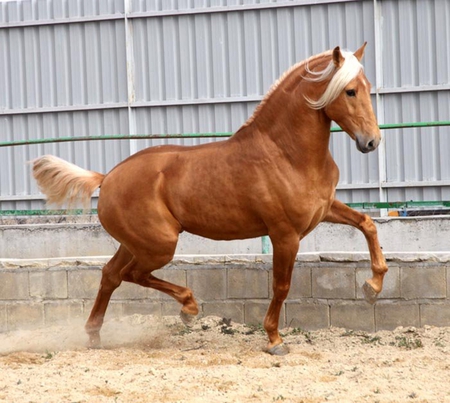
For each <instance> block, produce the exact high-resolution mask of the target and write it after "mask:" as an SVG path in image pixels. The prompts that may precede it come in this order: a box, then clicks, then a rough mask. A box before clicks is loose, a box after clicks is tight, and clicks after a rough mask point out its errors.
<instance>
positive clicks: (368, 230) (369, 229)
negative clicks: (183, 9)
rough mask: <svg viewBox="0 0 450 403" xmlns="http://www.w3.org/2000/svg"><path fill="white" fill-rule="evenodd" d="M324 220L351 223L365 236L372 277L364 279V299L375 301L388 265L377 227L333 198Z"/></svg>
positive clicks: (365, 217)
mask: <svg viewBox="0 0 450 403" xmlns="http://www.w3.org/2000/svg"><path fill="white" fill-rule="evenodd" d="M324 221H328V222H332V223H337V224H346V225H351V226H353V227H355V228H357V229H359V230H360V231H361V232H362V233H363V234H364V236H365V237H366V240H367V245H368V246H369V252H370V260H371V268H372V278H371V279H369V280H367V281H366V283H365V284H364V286H363V291H364V296H365V298H366V300H367V301H368V302H370V303H371V304H373V303H375V301H376V300H377V296H378V294H379V293H380V292H381V290H382V288H383V278H384V275H385V274H386V272H387V271H388V267H387V264H386V259H385V258H384V256H383V252H382V251H381V247H380V243H379V241H378V235H377V228H376V227H375V224H374V223H373V221H372V219H371V218H370V217H369V216H368V215H366V214H362V213H359V212H358V211H355V210H353V209H351V208H350V207H348V206H347V205H345V204H343V203H341V202H339V201H337V200H335V201H334V202H333V204H332V206H331V209H330V211H329V213H328V215H327V216H326V217H325V219H324Z"/></svg>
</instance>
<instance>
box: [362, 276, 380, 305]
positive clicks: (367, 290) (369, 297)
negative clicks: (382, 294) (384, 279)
mask: <svg viewBox="0 0 450 403" xmlns="http://www.w3.org/2000/svg"><path fill="white" fill-rule="evenodd" d="M362 290H363V293H364V299H365V300H366V301H367V302H368V303H369V304H372V305H373V304H374V303H375V302H377V298H378V294H379V293H378V292H376V291H375V290H374V289H373V287H372V286H371V285H370V284H369V283H368V282H367V281H366V282H365V283H364V285H363V287H362Z"/></svg>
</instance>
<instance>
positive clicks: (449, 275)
mask: <svg viewBox="0 0 450 403" xmlns="http://www.w3.org/2000/svg"><path fill="white" fill-rule="evenodd" d="M445 270H446V272H447V296H446V298H447V299H450V267H446V268H445Z"/></svg>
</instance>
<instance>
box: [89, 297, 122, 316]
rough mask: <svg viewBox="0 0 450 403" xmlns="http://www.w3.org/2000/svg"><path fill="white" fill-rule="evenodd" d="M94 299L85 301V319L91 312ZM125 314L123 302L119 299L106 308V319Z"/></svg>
mask: <svg viewBox="0 0 450 403" xmlns="http://www.w3.org/2000/svg"><path fill="white" fill-rule="evenodd" d="M93 305H94V300H89V301H83V317H84V319H85V320H87V318H88V317H89V315H90V314H91V310H92V307H93ZM122 316H123V309H122V303H121V302H119V301H111V302H110V303H109V304H108V308H107V309H106V314H105V320H109V319H114V318H120V317H122Z"/></svg>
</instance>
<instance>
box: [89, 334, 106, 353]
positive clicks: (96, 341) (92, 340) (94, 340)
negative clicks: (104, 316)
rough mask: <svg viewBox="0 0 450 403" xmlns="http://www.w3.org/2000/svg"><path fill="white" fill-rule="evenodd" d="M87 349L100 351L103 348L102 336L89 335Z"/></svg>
mask: <svg viewBox="0 0 450 403" xmlns="http://www.w3.org/2000/svg"><path fill="white" fill-rule="evenodd" d="M86 347H87V348H89V349H92V350H98V349H101V348H102V343H101V341H100V336H92V335H89V341H88V343H87V346H86Z"/></svg>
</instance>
